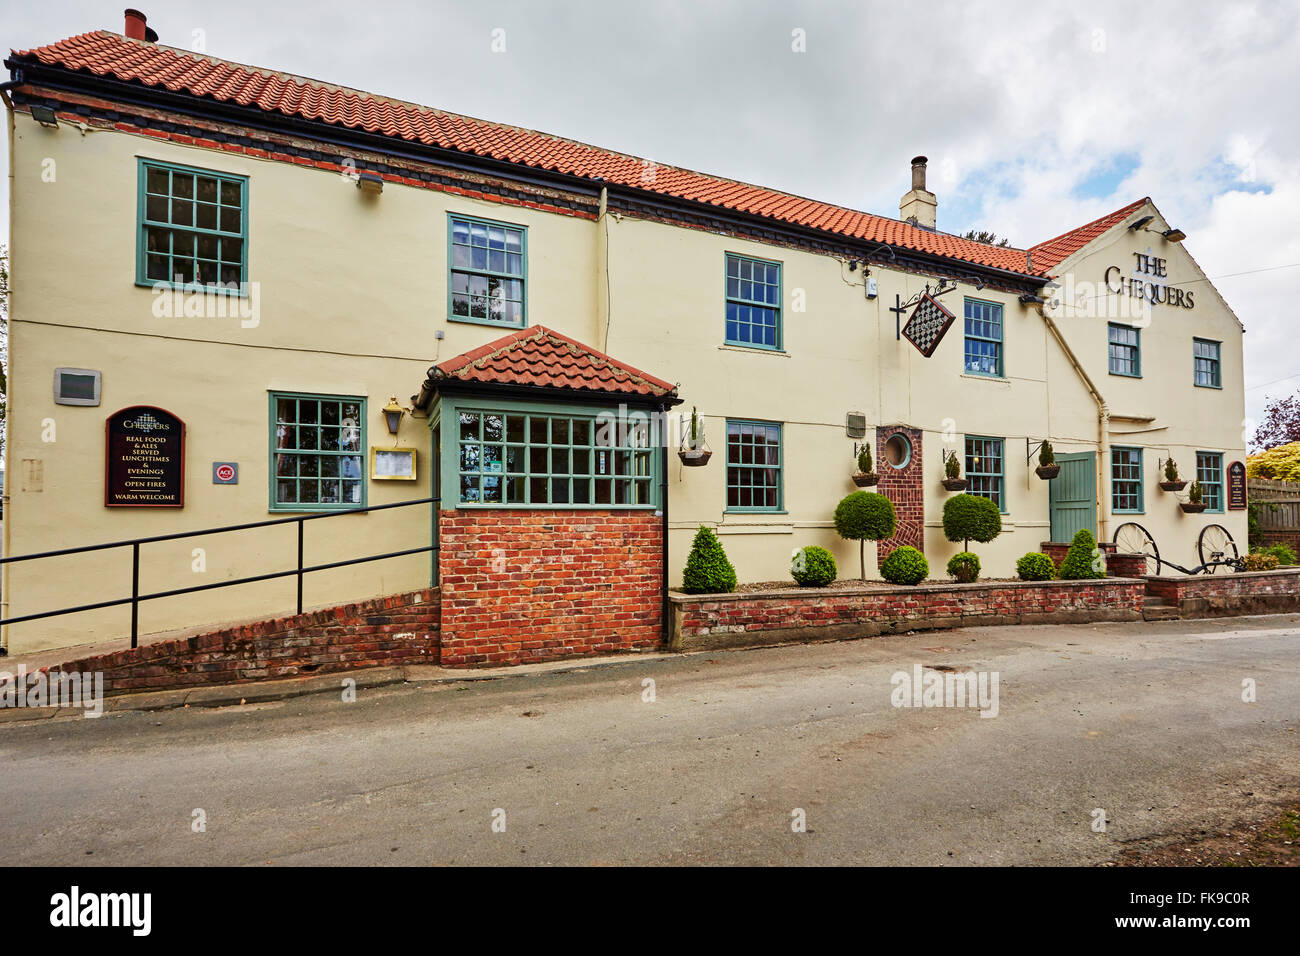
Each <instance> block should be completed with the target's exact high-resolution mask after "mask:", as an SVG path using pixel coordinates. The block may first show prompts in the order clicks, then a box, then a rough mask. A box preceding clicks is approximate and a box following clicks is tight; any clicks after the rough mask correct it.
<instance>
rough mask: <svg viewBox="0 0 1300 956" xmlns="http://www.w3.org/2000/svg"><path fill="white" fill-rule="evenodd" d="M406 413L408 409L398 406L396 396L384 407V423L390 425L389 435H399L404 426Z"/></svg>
mask: <svg viewBox="0 0 1300 956" xmlns="http://www.w3.org/2000/svg"><path fill="white" fill-rule="evenodd" d="M405 411H406V409H404V408H403V407H402V406H401V405H399V404H397V396H396V395H394V396H392V397H391V398H389V399H388V404H387V405H385V406H384V423H385V424H386V425H388V433H389V434H390V435H396V434H397V429H398V428H399V427H400V426H401V424H402V414H403V413H404V412H405Z"/></svg>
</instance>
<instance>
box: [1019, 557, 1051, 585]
mask: <svg viewBox="0 0 1300 956" xmlns="http://www.w3.org/2000/svg"><path fill="white" fill-rule="evenodd" d="M1016 574H1018V575H1020V580H1022V581H1050V580H1052V578H1054V577H1056V564H1055V563H1053V561H1052V559H1051V558H1049V557H1048V556H1047V555H1045V554H1043V552H1041V551H1030V552H1029V553H1028V554H1026V555H1025V556H1024V557H1023V558H1021V559H1020V560H1019V561H1017V562H1016Z"/></svg>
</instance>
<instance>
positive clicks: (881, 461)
mask: <svg viewBox="0 0 1300 956" xmlns="http://www.w3.org/2000/svg"><path fill="white" fill-rule="evenodd" d="M897 434H903V435H906V436H907V439H908V441H910V442H911V443H912V458H911V460H910V461H909V462H908V463H907V467H906V468H904V469H902V470H901V471H900V470H898V469H897V468H895V467H894V466H893V465H891V464H889V462H888V461H886V460H885V442H886V441H887V440H888V439H889V437H890V436H891V435H897ZM924 462H925V458H924V456H923V455H922V454H921V432H920V430H919V429H916V428H907V427H906V426H904V425H890V426H888V427H884V426H882V427H880V428H877V429H876V473H877V474H878V475H880V484H879V485H877V486H876V490H877V491H879V492H880V493H881V494H882V495H884V496H885V497H886V498H888V499H889V500H890V501H892V502H893V503H894V511H895V512H896V513H897V514H898V529H897V531H895V533H894V536H893V537H892V538H886V539H885V540H883V541H877V542H876V560H877V561H884V560H885V558H887V557H889V555H890V554H891V553H892V552H893V550H894V549H895V548H901V547H902V546H903V545H910V546H911V547H913V548H916V549H917V550H918V551H924V550H925V485H924V482H923V477H922V472H923V471H924V468H923V465H924Z"/></svg>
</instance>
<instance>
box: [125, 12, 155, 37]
mask: <svg viewBox="0 0 1300 956" xmlns="http://www.w3.org/2000/svg"><path fill="white" fill-rule="evenodd" d="M122 32H123V33H125V34H126V36H127V37H128V38H129V39H132V40H144V41H146V42H148V43H156V42H157V41H158V34H157V33H154V31H153V30H150V29H149V25H148V23H147V18H146V17H145V15H144V14H143V13H141V12H140V11H139V10H132V9H130V8H129V7H128V8H127V10H126V28H125V29H124V30H123V31H122Z"/></svg>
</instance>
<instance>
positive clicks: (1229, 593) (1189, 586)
mask: <svg viewBox="0 0 1300 956" xmlns="http://www.w3.org/2000/svg"><path fill="white" fill-rule="evenodd" d="M1146 583H1147V593H1148V594H1151V595H1153V596H1155V597H1161V598H1164V599H1165V601H1166V603H1168V604H1171V605H1173V606H1174V607H1176V608H1178V610H1179V613H1180V614H1182V615H1183V616H1184V617H1195V616H1213V615H1219V614H1250V613H1264V612H1267V611H1300V570H1288V571H1243V572H1241V573H1239V574H1236V573H1233V572H1230V571H1221V572H1220V573H1218V574H1197V575H1193V576H1190V577H1159V578H1147V579H1146Z"/></svg>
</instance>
